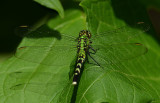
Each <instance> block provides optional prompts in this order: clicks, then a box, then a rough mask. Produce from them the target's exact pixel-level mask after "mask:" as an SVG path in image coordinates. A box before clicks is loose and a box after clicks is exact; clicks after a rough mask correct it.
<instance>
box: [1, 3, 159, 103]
mask: <svg viewBox="0 0 160 103" xmlns="http://www.w3.org/2000/svg"><path fill="white" fill-rule="evenodd" d="M53 2H54V1H53ZM55 2H56V1H55ZM46 3H47V2H46ZM51 4H52V3H50V4H49V5H51ZM53 4H54V3H53ZM53 6H54V5H53ZM80 6H81V7H83V9H84V11H85V13H84V12H82V11H80V10H76V9H73V8H72V9H70V10H65V12H64V13H65V16H64V18H63V19H62V18H60V17H59V16H57V17H54V18H51V19H50V20H49V21H48V22H47V23H46V25H43V26H42V27H40V28H39V29H37V30H36V31H33V32H30V33H29V34H28V35H27V36H26V37H25V38H24V39H23V41H22V42H21V44H20V45H19V47H24V48H19V49H17V53H16V54H15V56H13V57H12V58H10V59H9V60H7V61H6V62H4V63H3V64H1V65H0V68H1V69H0V73H1V75H0V81H1V84H0V85H1V86H0V87H1V88H0V94H1V99H0V102H1V103H4V102H5V103H23V102H25V103H108V102H109V103H152V102H153V103H154V102H158V101H159V93H160V90H159V86H160V84H159V78H160V77H159V73H160V70H159V67H160V64H159V62H160V54H159V50H160V48H159V44H158V41H156V39H155V38H154V32H153V30H152V26H150V27H151V28H150V30H149V31H147V32H140V31H142V29H141V28H137V27H135V26H134V24H135V23H136V22H139V23H140V22H145V23H146V24H149V20H148V16H147V13H146V12H145V9H146V8H145V7H143V6H142V4H141V3H140V2H138V1H130V0H123V1H118V0H112V1H109V0H83V1H82V2H81V3H80ZM47 7H50V6H47ZM59 7H60V8H61V6H59ZM56 10H57V9H56ZM57 11H58V10H57ZM60 11H61V10H60ZM60 14H61V13H60ZM62 15H63V13H62V14H61V16H62ZM147 26H148V25H147ZM119 27H125V28H124V29H123V31H122V32H119V30H121V29H116V28H119ZM86 28H87V29H89V30H90V31H91V33H92V35H93V37H97V38H96V39H95V41H94V40H93V41H92V42H93V44H94V43H95V44H97V43H98V44H101V45H103V46H104V50H106V51H102V52H100V53H101V55H103V56H104V58H105V62H107V61H110V59H112V61H113V62H115V64H112V63H111V64H109V63H108V64H104V66H103V67H104V68H101V67H99V66H96V65H92V64H89V63H85V65H84V71H83V73H82V76H81V78H80V82H79V85H78V86H75V87H74V86H73V85H71V83H72V77H70V76H69V73H70V72H71V71H73V69H74V65H75V62H76V52H71V50H70V49H72V48H74V45H73V47H71V48H68V46H67V45H72V44H73V42H74V38H73V37H78V33H79V31H80V30H83V29H86ZM128 30H129V31H128ZM108 31H111V33H109V32H108ZM112 32H113V33H112ZM107 33H108V34H109V35H106V34H107ZM135 33H137V34H136V35H134V34H135ZM138 33H139V34H138ZM96 34H97V36H96ZM98 34H99V35H98ZM67 37H68V38H67ZM116 37H118V38H117V39H116V40H115V39H114V38H116ZM112 38H113V39H112ZM129 38H130V39H129ZM69 41H70V42H69ZM127 43H129V44H134V43H141V44H143V48H147V50H148V52H142V53H141V54H140V55H139V54H138V55H135V56H134V57H132V58H129V59H127V60H126V61H123V62H119V61H118V59H121V58H120V57H121V56H122V54H123V55H125V53H126V55H127V52H126V51H127V50H129V49H128V48H129V46H127V45H126V46H125V45H119V46H123V47H124V49H122V50H120V51H119V52H115V53H116V54H113V53H112V48H108V49H105V48H106V46H108V45H111V44H112V45H113V44H127ZM40 47H41V48H40ZM75 47H76V45H75ZM117 48H119V47H118V45H117ZM130 48H131V50H132V51H130V52H133V53H134V52H138V50H142V49H138V48H135V47H130ZM21 49H22V50H24V52H19V51H21ZM75 50H76V49H75ZM124 50H125V52H124ZM143 50H144V49H143ZM109 52H111V53H109ZM117 54H119V55H120V56H119V57H118V55H117ZM20 55H21V56H20ZM111 55H112V56H111ZM114 55H115V56H116V55H117V57H118V58H117V59H116V57H113V56H114ZM22 56H24V57H23V58H25V59H23V58H21V57H22ZM61 57H64V58H61ZM107 58H108V59H107ZM122 58H123V56H122ZM36 60H37V61H36ZM117 61H118V62H117ZM153 61H154V62H153Z"/></svg>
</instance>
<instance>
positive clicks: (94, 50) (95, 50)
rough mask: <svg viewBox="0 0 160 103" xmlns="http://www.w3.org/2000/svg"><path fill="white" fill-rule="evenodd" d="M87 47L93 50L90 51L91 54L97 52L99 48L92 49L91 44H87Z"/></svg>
mask: <svg viewBox="0 0 160 103" xmlns="http://www.w3.org/2000/svg"><path fill="white" fill-rule="evenodd" d="M89 48H90V49H91V50H92V51H93V52H90V53H91V54H95V53H96V52H97V50H99V48H98V49H94V48H92V46H89Z"/></svg>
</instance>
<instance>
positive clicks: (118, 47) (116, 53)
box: [88, 43, 148, 67]
mask: <svg viewBox="0 0 160 103" xmlns="http://www.w3.org/2000/svg"><path fill="white" fill-rule="evenodd" d="M92 47H93V48H94V49H95V50H96V53H93V51H91V50H90V57H91V58H89V57H88V58H89V62H90V63H93V64H95V63H96V62H97V64H99V65H100V66H102V67H106V66H107V65H112V64H117V63H120V62H123V61H126V60H131V59H134V58H136V57H139V56H141V55H143V54H145V53H147V51H148V49H147V48H146V47H145V46H143V45H142V44H140V43H122V44H112V45H93V46H92ZM92 58H93V59H92Z"/></svg>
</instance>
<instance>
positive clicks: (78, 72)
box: [72, 54, 86, 85]
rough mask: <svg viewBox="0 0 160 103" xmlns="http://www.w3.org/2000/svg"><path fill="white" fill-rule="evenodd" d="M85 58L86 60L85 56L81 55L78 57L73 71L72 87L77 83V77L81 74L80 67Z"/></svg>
mask: <svg viewBox="0 0 160 103" xmlns="http://www.w3.org/2000/svg"><path fill="white" fill-rule="evenodd" d="M85 58H86V54H82V55H80V56H78V59H77V64H76V68H75V71H74V77H73V82H72V84H73V85H77V81H78V78H79V75H80V73H81V69H82V66H83V64H84V62H85Z"/></svg>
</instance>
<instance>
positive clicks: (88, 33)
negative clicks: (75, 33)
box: [79, 30, 91, 38]
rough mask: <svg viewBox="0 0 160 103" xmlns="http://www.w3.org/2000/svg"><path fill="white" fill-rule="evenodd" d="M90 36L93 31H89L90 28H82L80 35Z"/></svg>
mask: <svg viewBox="0 0 160 103" xmlns="http://www.w3.org/2000/svg"><path fill="white" fill-rule="evenodd" d="M82 36H83V37H84V36H85V37H88V38H91V33H90V32H89V31H88V30H82V31H80V32H79V37H82Z"/></svg>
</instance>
